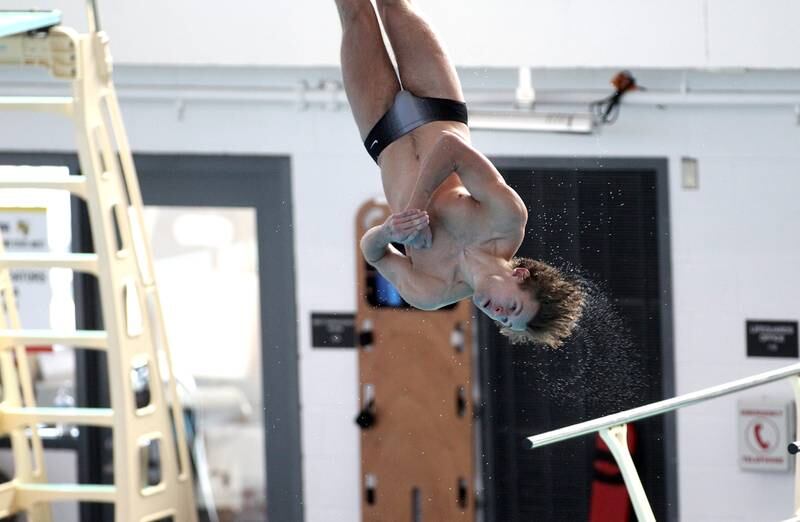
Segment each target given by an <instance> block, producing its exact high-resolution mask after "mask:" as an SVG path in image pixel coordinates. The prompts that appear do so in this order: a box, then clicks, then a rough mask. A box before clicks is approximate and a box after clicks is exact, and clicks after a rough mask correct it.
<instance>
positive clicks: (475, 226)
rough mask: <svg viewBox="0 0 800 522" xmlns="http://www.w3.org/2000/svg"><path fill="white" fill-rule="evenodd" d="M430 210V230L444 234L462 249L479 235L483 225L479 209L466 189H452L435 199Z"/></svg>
mask: <svg viewBox="0 0 800 522" xmlns="http://www.w3.org/2000/svg"><path fill="white" fill-rule="evenodd" d="M431 210H432V215H431V222H432V225H433V229H432V231H433V232H434V233H436V232H437V231H438V232H439V233H440V234H443V235H446V236H447V240H448V241H449V242H451V243H453V245H454V246H456V247H458V246H460V247H462V249H463V247H464V246H467V245H469V244H472V243H474V242H475V241H476V240H477V239H478V238H479V237H480V236H481V233H482V228H483V225H484V223H483V222H482V220H481V215H482V213H481V212H480V210H481V209H480V207H479V206H478V204H477V203H476V202H475V200H473V199H472V198H471V197H470V195H469V193H467V192H466V190H463V191H462V190H454V191H452V192H451V193H450V194H448V195H447V196H446V197H444V198H441V199H440V200H438V201H436V204H435V205H434V206H433V208H432V209H431ZM434 240H435V238H434Z"/></svg>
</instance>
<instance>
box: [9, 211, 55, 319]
mask: <svg viewBox="0 0 800 522" xmlns="http://www.w3.org/2000/svg"><path fill="white" fill-rule="evenodd" d="M0 235H2V238H3V244H4V246H5V248H6V251H7V252H18V253H25V252H27V253H33V252H35V253H43V252H47V251H48V250H49V245H48V243H47V209H46V208H36V207H20V208H13V207H12V208H7V207H0ZM11 281H12V283H13V285H14V294H15V296H16V298H17V299H16V301H17V310H18V311H19V317H20V323H22V327H23V328H31V329H47V328H49V327H50V299H51V294H52V292H51V289H50V271H49V270H43V269H39V268H33V269H14V270H11Z"/></svg>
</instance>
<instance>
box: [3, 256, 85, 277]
mask: <svg viewBox="0 0 800 522" xmlns="http://www.w3.org/2000/svg"><path fill="white" fill-rule="evenodd" d="M0 268H8V269H14V268H42V269H47V268H69V269H70V270H75V271H78V272H89V273H91V274H97V271H98V268H97V254H39V253H24V254H18V253H13V254H12V253H8V252H6V253H5V254H0Z"/></svg>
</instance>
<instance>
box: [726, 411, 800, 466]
mask: <svg viewBox="0 0 800 522" xmlns="http://www.w3.org/2000/svg"><path fill="white" fill-rule="evenodd" d="M738 408H739V423H738V424H739V468H741V469H743V470H748V471H789V469H790V461H792V460H794V458H795V457H793V456H791V455H789V452H788V451H787V450H786V448H787V446H788V445H789V442H790V440H789V433H791V430H790V429H789V424H790V422H791V420H792V419H791V417H792V408H793V404H792V403H791V402H781V401H765V400H753V399H742V400H739V402H738Z"/></svg>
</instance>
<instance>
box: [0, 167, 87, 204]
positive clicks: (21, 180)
mask: <svg viewBox="0 0 800 522" xmlns="http://www.w3.org/2000/svg"><path fill="white" fill-rule="evenodd" d="M0 188H24V189H27V188H33V189H53V190H68V191H70V192H71V193H73V194H75V195H76V196H79V197H82V198H85V197H86V177H85V176H69V175H64V174H34V173H32V172H31V173H25V174H0Z"/></svg>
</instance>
